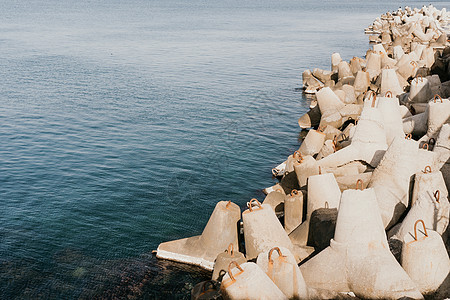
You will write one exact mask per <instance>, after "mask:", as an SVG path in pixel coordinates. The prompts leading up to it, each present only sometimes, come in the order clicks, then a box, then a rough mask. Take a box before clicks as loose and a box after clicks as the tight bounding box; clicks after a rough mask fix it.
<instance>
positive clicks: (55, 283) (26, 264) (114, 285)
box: [0, 249, 211, 299]
mask: <svg viewBox="0 0 450 300" xmlns="http://www.w3.org/2000/svg"><path fill="white" fill-rule="evenodd" d="M210 277H211V273H210V272H208V271H205V270H203V269H201V268H198V267H195V266H189V265H185V264H179V263H175V262H170V261H164V260H158V259H156V257H155V256H153V255H152V254H151V253H149V254H142V255H140V256H139V257H136V258H129V259H114V260H100V259H96V258H94V257H89V256H86V255H84V254H83V253H81V252H80V251H77V250H72V249H66V250H63V251H61V252H59V253H57V254H56V255H55V256H54V260H53V263H52V264H46V266H45V269H44V268H41V267H40V264H39V262H37V261H32V260H20V261H19V260H11V261H4V262H3V263H2V264H1V272H0V290H1V293H0V298H1V299H36V298H39V299H74V298H77V299H190V291H191V289H192V288H193V287H194V285H195V284H196V283H198V282H201V281H204V280H208V279H210Z"/></svg>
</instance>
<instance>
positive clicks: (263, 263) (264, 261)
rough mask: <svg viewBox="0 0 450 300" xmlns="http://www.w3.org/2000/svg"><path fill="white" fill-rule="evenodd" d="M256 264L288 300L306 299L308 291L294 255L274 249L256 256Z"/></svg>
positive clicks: (283, 250)
mask: <svg viewBox="0 0 450 300" xmlns="http://www.w3.org/2000/svg"><path fill="white" fill-rule="evenodd" d="M256 264H257V265H258V266H259V267H260V268H261V269H262V270H263V271H264V272H265V273H266V274H267V275H268V276H269V278H270V279H272V281H273V282H274V283H275V284H276V285H277V286H278V288H279V289H280V290H281V291H282V292H283V294H284V295H286V297H287V298H289V299H308V289H307V287H306V283H305V280H304V279H303V275H302V273H301V272H300V269H299V268H298V266H297V262H296V261H295V258H294V255H292V253H291V251H289V249H286V248H284V247H274V248H272V249H270V250H269V251H265V252H263V253H260V254H259V255H258V258H257V260H256Z"/></svg>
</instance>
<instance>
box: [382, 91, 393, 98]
mask: <svg viewBox="0 0 450 300" xmlns="http://www.w3.org/2000/svg"><path fill="white" fill-rule="evenodd" d="M384 96H385V97H388V98H393V96H392V92H391V91H387V92H386V94H385V95H384Z"/></svg>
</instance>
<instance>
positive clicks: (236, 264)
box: [228, 260, 244, 282]
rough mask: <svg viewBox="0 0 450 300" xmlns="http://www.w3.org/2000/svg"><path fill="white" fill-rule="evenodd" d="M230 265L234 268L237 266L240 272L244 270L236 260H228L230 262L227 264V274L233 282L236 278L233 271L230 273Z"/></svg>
mask: <svg viewBox="0 0 450 300" xmlns="http://www.w3.org/2000/svg"><path fill="white" fill-rule="evenodd" d="M231 265H235V266H236V268H238V269H239V270H240V271H241V272H244V270H243V269H242V268H241V266H240V265H239V264H238V263H237V262H236V261H234V260H233V261H232V262H230V264H229V265H228V274H229V275H230V278H231V280H232V281H233V282H235V281H236V279H235V278H234V276H233V273H231Z"/></svg>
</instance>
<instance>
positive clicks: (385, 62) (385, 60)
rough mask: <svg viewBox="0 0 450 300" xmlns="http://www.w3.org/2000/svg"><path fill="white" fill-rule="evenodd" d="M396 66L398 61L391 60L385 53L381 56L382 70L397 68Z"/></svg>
mask: <svg viewBox="0 0 450 300" xmlns="http://www.w3.org/2000/svg"><path fill="white" fill-rule="evenodd" d="M396 64H397V60H395V59H393V58H390V57H389V56H387V54H384V53H382V54H381V68H382V69H389V68H395V65H396Z"/></svg>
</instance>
